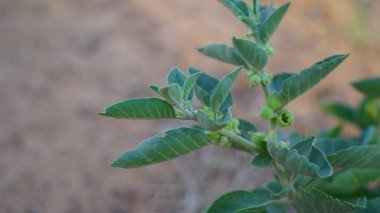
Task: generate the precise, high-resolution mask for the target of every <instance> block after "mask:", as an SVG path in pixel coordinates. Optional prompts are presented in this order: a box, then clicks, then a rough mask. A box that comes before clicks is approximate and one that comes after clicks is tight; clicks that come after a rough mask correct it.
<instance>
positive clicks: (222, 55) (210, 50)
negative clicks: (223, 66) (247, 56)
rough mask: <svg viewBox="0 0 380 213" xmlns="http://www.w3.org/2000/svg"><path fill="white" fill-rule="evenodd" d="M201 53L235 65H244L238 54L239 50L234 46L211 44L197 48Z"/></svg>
mask: <svg viewBox="0 0 380 213" xmlns="http://www.w3.org/2000/svg"><path fill="white" fill-rule="evenodd" d="M198 51H199V52H201V53H202V54H203V55H205V56H208V57H210V58H213V59H216V60H219V61H222V62H225V63H229V64H233V65H236V66H242V65H243V66H246V67H247V64H246V63H245V62H244V60H243V59H242V57H241V56H240V55H239V52H238V51H237V50H236V48H234V47H228V46H226V45H224V44H211V45H208V46H205V47H202V48H199V49H198Z"/></svg>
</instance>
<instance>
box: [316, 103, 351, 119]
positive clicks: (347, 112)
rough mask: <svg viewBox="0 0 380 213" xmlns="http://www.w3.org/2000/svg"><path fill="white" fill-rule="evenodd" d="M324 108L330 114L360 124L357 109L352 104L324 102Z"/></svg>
mask: <svg viewBox="0 0 380 213" xmlns="http://www.w3.org/2000/svg"><path fill="white" fill-rule="evenodd" d="M322 109H324V110H325V111H326V112H327V113H329V114H330V115H334V116H336V117H338V118H340V119H342V120H345V121H349V122H351V123H353V124H358V120H357V116H358V115H357V111H356V110H355V109H354V108H352V107H350V106H347V105H345V104H341V103H324V104H322Z"/></svg>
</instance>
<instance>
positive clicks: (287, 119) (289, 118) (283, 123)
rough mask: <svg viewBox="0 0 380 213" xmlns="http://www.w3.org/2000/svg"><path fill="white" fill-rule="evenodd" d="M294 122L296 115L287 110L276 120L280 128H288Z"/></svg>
mask: <svg viewBox="0 0 380 213" xmlns="http://www.w3.org/2000/svg"><path fill="white" fill-rule="evenodd" d="M293 122H294V115H293V113H292V112H290V111H289V110H287V109H283V110H282V111H281V112H280V113H279V114H278V115H277V118H276V123H277V125H278V126H280V127H284V128H285V127H288V126H291V125H292V124H293Z"/></svg>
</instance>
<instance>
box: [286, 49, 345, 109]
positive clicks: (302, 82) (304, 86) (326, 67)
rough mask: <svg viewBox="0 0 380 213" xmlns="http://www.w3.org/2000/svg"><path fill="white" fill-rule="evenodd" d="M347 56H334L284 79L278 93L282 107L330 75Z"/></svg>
mask: <svg viewBox="0 0 380 213" xmlns="http://www.w3.org/2000/svg"><path fill="white" fill-rule="evenodd" d="M347 57H348V55H334V56H331V57H329V58H326V59H325V60H323V61H320V62H318V63H316V64H314V65H313V66H311V67H309V68H307V69H305V70H303V71H302V72H301V73H299V74H297V75H293V76H292V77H290V78H288V79H286V80H285V81H284V82H283V84H282V90H281V92H280V93H279V95H280V97H281V99H282V101H283V103H284V105H285V104H287V103H289V102H290V101H292V100H294V99H295V98H297V97H298V96H300V95H302V94H303V93H305V92H306V91H308V90H310V89H311V88H313V87H314V86H315V85H317V84H318V83H319V82H320V81H321V80H322V79H323V78H325V77H326V76H327V75H328V74H329V73H331V72H332V71H333V70H334V69H335V68H336V67H337V66H338V65H339V64H340V63H342V62H343V61H344V59H346V58H347Z"/></svg>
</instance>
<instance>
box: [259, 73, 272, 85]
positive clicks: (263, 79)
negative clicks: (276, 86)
mask: <svg viewBox="0 0 380 213" xmlns="http://www.w3.org/2000/svg"><path fill="white" fill-rule="evenodd" d="M271 80H272V77H271V76H270V75H269V74H267V73H265V74H264V75H263V76H262V77H261V82H262V83H263V84H264V85H268V84H269V83H270V82H271Z"/></svg>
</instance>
